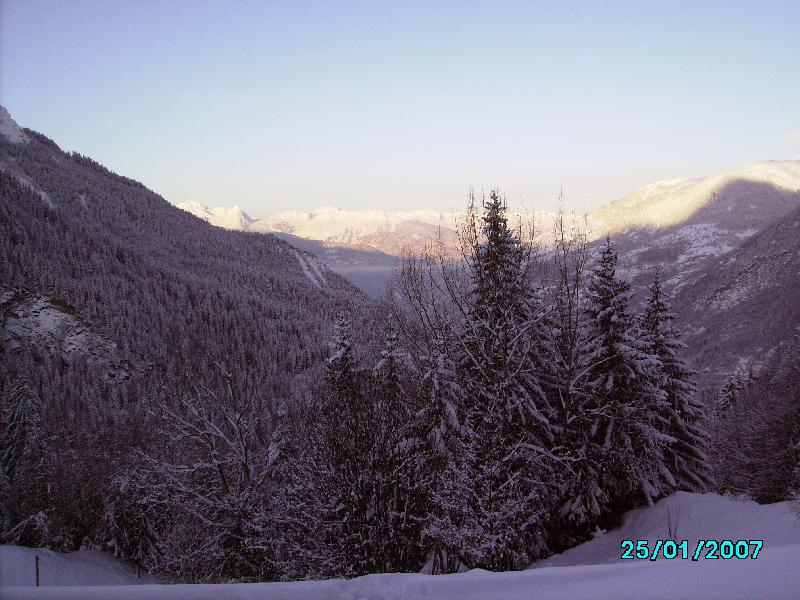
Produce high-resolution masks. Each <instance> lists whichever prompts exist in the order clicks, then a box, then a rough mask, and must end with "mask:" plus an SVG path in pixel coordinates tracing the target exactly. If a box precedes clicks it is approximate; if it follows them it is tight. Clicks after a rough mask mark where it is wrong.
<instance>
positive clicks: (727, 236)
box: [178, 156, 800, 293]
mask: <svg viewBox="0 0 800 600" xmlns="http://www.w3.org/2000/svg"><path fill="white" fill-rule="evenodd" d="M798 204H800V156H798V157H794V158H793V159H791V160H784V161H767V162H761V163H756V164H752V165H747V166H744V167H739V168H735V169H730V170H727V171H722V172H720V173H716V174H713V175H710V176H708V177H700V178H694V179H678V180H672V181H658V182H655V183H651V184H648V185H645V186H642V187H640V188H638V189H636V190H634V191H633V192H631V193H630V194H628V195H627V196H624V197H623V198H620V199H618V200H615V201H613V202H610V203H608V204H606V205H604V206H601V207H600V208H598V209H596V210H594V211H593V212H591V213H590V214H589V215H587V223H588V226H589V239H590V240H600V239H602V238H604V237H605V236H606V235H611V236H612V237H614V239H615V242H616V243H617V246H618V248H619V250H620V257H621V264H620V266H621V268H622V269H623V271H624V272H625V274H626V275H627V276H629V277H631V278H632V279H634V280H637V279H638V278H640V277H644V276H646V274H647V272H648V271H649V270H650V268H651V267H653V266H654V265H657V264H658V265H662V266H664V267H665V269H666V276H667V285H668V286H669V287H679V286H680V285H681V284H682V281H683V279H684V277H685V276H686V275H687V274H688V273H692V272H695V271H697V270H698V269H700V268H701V266H702V265H703V264H704V263H705V262H706V261H707V260H709V259H711V258H714V257H717V256H721V255H723V254H725V253H726V252H729V251H731V250H733V249H734V248H736V247H737V246H738V245H739V244H741V243H742V242H743V241H744V240H746V239H748V238H750V237H751V236H753V235H754V234H756V233H757V232H759V231H760V230H761V229H763V228H764V227H766V226H768V225H769V224H770V223H772V222H774V221H775V220H776V219H779V218H780V217H782V216H783V215H786V214H787V213H788V212H790V211H791V210H792V209H793V208H794V207H796V206H797V205H798ZM178 206H179V208H182V209H184V210H186V211H188V212H190V213H192V214H194V215H196V216H198V217H200V218H202V219H204V220H205V221H208V222H209V223H211V224H212V225H217V226H219V227H224V228H226V229H238V230H244V231H255V232H261V233H276V234H279V235H284V236H291V240H292V243H295V244H298V243H301V242H300V240H301V239H304V240H308V241H310V242H312V246H313V247H310V248H307V249H308V250H309V251H311V252H314V253H316V254H317V255H318V256H319V257H320V258H321V259H322V260H323V261H325V262H326V263H327V264H328V266H329V267H331V268H332V269H333V270H335V271H337V272H339V273H341V274H343V275H345V276H352V275H353V274H354V273H355V274H356V276H357V277H358V278H360V280H359V281H360V283H359V285H360V286H361V287H362V289H365V290H368V291H369V292H370V293H374V292H375V290H378V289H382V288H383V286H384V285H385V283H386V281H388V279H389V278H390V277H391V269H392V263H393V260H392V259H391V257H392V256H395V257H396V256H399V255H401V254H402V253H403V252H404V251H410V252H412V253H413V252H418V251H419V250H421V249H422V248H423V247H424V246H425V245H426V244H427V243H429V242H430V241H431V240H433V239H436V238H437V237H440V238H441V239H442V240H443V241H444V243H445V244H446V245H447V246H449V248H450V249H451V250H453V251H455V250H456V248H457V243H458V236H457V233H456V231H457V227H458V223H459V220H460V219H462V218H463V216H464V213H457V212H450V213H440V212H436V211H433V210H416V211H408V212H387V211H379V210H369V211H348V210H341V209H337V208H333V207H324V208H319V209H317V210H313V211H308V212H300V211H283V212H278V213H275V214H272V215H270V216H268V217H265V218H261V219H257V218H251V217H250V216H249V215H248V214H247V213H245V212H244V211H243V210H242V209H241V208H239V207H238V206H234V207H232V208H223V207H215V208H209V207H206V206H204V205H202V204H200V203H197V202H189V203H185V204H180V205H178ZM531 216H533V221H534V223H535V226H536V231H537V237H538V238H539V240H540V241H541V242H542V243H545V244H546V243H547V242H548V241H549V239H550V236H551V231H552V223H553V219H554V217H555V214H554V213H552V212H546V211H537V212H535V213H533V215H530V214H525V213H512V214H510V215H509V217H510V219H512V220H516V219H519V218H522V219H525V220H530V217H531ZM345 249H346V250H347V251H348V252H347V253H343V250H345ZM364 250H366V251H369V254H364V255H360V254H359V251H364ZM376 252H377V254H376ZM365 286H366V287H365Z"/></svg>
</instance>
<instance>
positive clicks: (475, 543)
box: [459, 191, 551, 570]
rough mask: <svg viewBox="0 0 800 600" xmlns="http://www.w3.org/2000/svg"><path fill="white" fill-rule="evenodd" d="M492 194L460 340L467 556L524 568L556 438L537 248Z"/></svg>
mask: <svg viewBox="0 0 800 600" xmlns="http://www.w3.org/2000/svg"><path fill="white" fill-rule="evenodd" d="M505 211H506V207H505V202H504V201H503V199H502V198H501V197H500V195H499V194H498V193H497V192H494V191H493V192H492V193H491V194H490V196H489V199H488V200H487V201H485V202H484V216H483V226H482V228H481V231H480V233H477V232H476V233H475V234H474V235H473V236H472V240H473V244H474V245H473V251H472V256H471V260H470V278H471V283H472V290H471V292H470V293H469V298H468V309H467V311H466V314H465V323H464V325H463V338H462V339H461V340H460V360H459V362H460V364H459V368H460V369H461V370H462V371H463V373H464V384H465V391H466V396H467V398H469V402H468V404H467V406H466V415H467V420H468V428H469V432H470V435H469V437H468V438H467V440H466V446H465V449H466V451H465V458H466V460H467V464H466V465H465V468H466V470H467V472H468V474H469V477H470V481H471V489H470V493H468V494H466V496H465V498H464V501H465V503H466V509H465V516H464V524H463V531H464V534H465V535H464V542H465V543H464V544H463V545H462V548H461V552H462V556H463V557H464V558H465V559H466V562H467V564H469V565H470V566H480V567H484V568H490V569H494V570H508V569H515V568H521V567H523V566H524V565H526V564H527V563H529V562H530V561H531V560H532V559H533V558H534V557H535V556H537V554H538V553H540V552H543V538H542V536H541V522H540V519H541V518H542V513H543V510H544V504H545V498H544V496H545V493H544V488H543V486H542V485H541V482H542V481H544V480H545V479H546V477H544V476H543V471H542V456H541V455H540V449H541V448H543V447H545V446H546V445H547V442H548V441H549V439H550V437H551V431H550V425H549V420H548V418H549V407H548V405H547V398H546V396H545V394H544V392H543V389H542V386H541V385H540V381H539V378H538V377H537V374H536V373H535V372H534V365H535V360H534V354H535V352H536V350H537V348H536V347H535V340H536V339H537V338H536V336H535V335H534V328H535V327H536V326H537V325H538V321H539V318H540V315H539V314H536V313H535V311H534V303H533V302H532V289H531V270H530V269H531V264H530V247H529V246H526V245H525V244H524V243H523V242H522V240H521V239H520V235H519V234H518V233H515V232H514V231H513V230H512V229H511V228H510V227H509V225H508V222H507V219H506V216H505Z"/></svg>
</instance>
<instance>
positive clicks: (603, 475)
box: [582, 238, 667, 516]
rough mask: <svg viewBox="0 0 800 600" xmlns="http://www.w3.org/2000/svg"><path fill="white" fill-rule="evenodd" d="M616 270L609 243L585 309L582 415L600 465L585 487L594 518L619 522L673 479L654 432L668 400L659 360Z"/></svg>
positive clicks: (593, 469)
mask: <svg viewBox="0 0 800 600" xmlns="http://www.w3.org/2000/svg"><path fill="white" fill-rule="evenodd" d="M616 269H617V253H616V251H615V250H614V248H613V246H612V244H611V240H610V238H607V239H606V244H605V247H604V249H603V251H602V253H601V256H600V259H599V261H598V263H597V265H596V267H595V269H594V271H593V273H592V279H591V282H590V284H589V289H588V299H587V300H588V304H587V308H586V312H587V317H588V327H589V342H588V351H589V354H588V360H589V364H590V369H589V374H588V379H587V390H586V393H587V398H586V403H585V405H584V406H583V409H582V412H583V419H584V422H585V431H586V432H587V433H588V436H587V439H586V442H587V458H589V460H590V462H592V463H594V464H593V466H592V467H591V468H590V469H589V471H587V474H588V475H589V477H588V478H587V480H586V481H584V482H583V483H584V486H585V487H584V492H586V493H588V494H589V501H590V504H589V506H590V509H591V512H592V513H595V515H597V513H598V511H600V513H602V512H605V511H606V510H607V511H608V512H609V513H610V514H611V515H618V514H621V513H622V512H623V511H624V510H626V509H627V508H629V507H630V506H631V504H632V503H635V502H636V501H637V500H638V498H645V499H647V500H649V499H651V498H653V497H657V496H658V495H660V494H661V493H662V492H663V490H664V487H665V481H664V479H665V477H667V475H666V472H665V471H664V469H663V457H662V454H661V445H662V443H663V442H664V441H665V440H664V437H663V436H662V435H661V434H660V433H659V431H658V429H657V428H656V427H655V422H656V419H657V415H658V414H659V411H660V409H661V404H663V402H664V399H663V397H662V395H661V394H660V392H659V390H658V389H657V388H656V387H655V385H654V384H653V380H652V377H651V373H652V372H653V369H655V368H657V367H658V365H659V361H658V359H657V358H656V357H654V356H652V355H651V354H649V353H647V351H646V350H647V349H646V345H645V344H644V342H643V341H642V340H641V339H640V336H639V331H638V328H637V327H636V321H635V319H634V316H633V315H632V313H631V312H630V310H629V307H628V305H629V297H630V284H629V283H627V282H626V281H624V280H622V279H620V278H618V277H617V273H616ZM604 509H605V510H604ZM598 516H599V515H598Z"/></svg>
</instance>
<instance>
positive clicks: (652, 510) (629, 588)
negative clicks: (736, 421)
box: [0, 493, 800, 600]
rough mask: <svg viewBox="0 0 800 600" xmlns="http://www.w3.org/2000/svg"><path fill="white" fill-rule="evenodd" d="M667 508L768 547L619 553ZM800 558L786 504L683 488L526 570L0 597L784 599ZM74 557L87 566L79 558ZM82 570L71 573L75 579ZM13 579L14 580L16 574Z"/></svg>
mask: <svg viewBox="0 0 800 600" xmlns="http://www.w3.org/2000/svg"><path fill="white" fill-rule="evenodd" d="M668 517H670V518H671V519H672V520H673V522H674V521H675V519H676V518H677V534H676V537H678V538H679V539H683V538H685V539H689V540H690V541H693V540H696V539H698V538H703V539H726V538H727V539H764V540H765V544H764V549H763V550H762V553H761V555H760V556H759V558H758V559H757V560H700V561H698V562H692V561H691V560H685V561H684V560H672V561H667V560H663V559H661V560H657V561H654V562H650V561H624V562H623V561H620V560H619V551H620V546H619V544H620V541H621V540H622V539H625V538H632V539H650V540H654V539H663V538H664V537H666V535H667V531H666V523H667V520H668ZM13 550H15V551H22V550H25V551H28V550H27V549H13ZM30 552H33V551H30ZM77 554H79V555H80V554H83V553H77ZM72 556H73V555H69V556H68V557H72ZM85 556H87V557H88V556H93V555H85ZM2 557H3V555H0V558H2ZM76 558H77V557H76ZM81 560H83V557H81ZM109 560H112V561H113V559H109ZM799 560H800V521H798V516H797V514H795V513H794V512H793V510H792V508H791V506H790V505H789V504H788V503H779V504H773V505H766V506H759V505H757V504H755V503H753V502H750V501H746V500H738V499H734V498H725V497H722V496H719V495H716V494H687V493H677V494H674V495H673V496H670V497H669V498H666V499H664V500H662V501H661V502H659V503H657V504H656V505H655V506H653V507H649V508H643V509H638V510H634V511H631V512H630V513H628V514H627V515H626V517H625V520H624V522H623V525H622V527H621V528H619V529H617V530H615V531H611V532H608V533H606V534H603V535H598V536H597V537H595V538H594V539H592V540H591V541H589V542H587V543H585V544H582V545H581V546H578V547H577V548H573V549H572V550H569V551H567V552H565V553H564V554H562V555H559V556H556V557H553V558H551V559H550V560H548V561H546V562H545V563H540V564H539V565H537V566H536V568H533V569H530V570H527V571H523V572H515V573H490V572H487V571H481V570H473V571H470V572H467V573H461V574H458V575H439V576H430V575H420V574H390V575H368V576H366V577H359V578H357V579H353V580H349V581H345V580H328V581H307V582H297V583H265V584H236V585H148V586H146V587H142V586H130V585H113V587H112V585H109V584H106V585H101V586H97V587H63V588H40V589H38V590H37V589H35V588H30V587H26V588H24V587H6V588H4V589H1V590H0V597H2V598H3V599H4V600H14V599H19V600H21V599H27V598H60V599H65V600H69V599H76V600H77V599H79V598H80V599H82V600H83V599H86V600H92V599H95V600H100V599H104V600H106V599H107V600H112V599H113V600H124V599H127V598H131V599H132V598H142V597H147V598H153V599H156V600H159V599H165V600H166V599H172V600H189V599H192V600H203V599H208V600H212V599H213V600H216V599H218V598H238V599H241V600H247V599H251V598H252V599H263V600H278V599H280V600H293V599H297V600H301V599H302V600H314V599H320V600H323V599H325V600H339V599H341V600H359V599H364V600H415V599H423V598H431V599H433V598H435V599H437V600H516V599H519V600H530V599H532V598H536V599H537V600H548V599H550V600H556V599H558V600H581V599H598V600H602V599H606V598H608V599H615V600H625V599H636V600H646V599H651V600H653V599H656V600H660V599H681V598H687V599H688V598H704V599H732V600H736V599H742V600H751V599H753V598H760V599H767V600H770V599H774V600H779V599H789V598H797V590H798V589H800V569H797V564H798V561H799ZM74 564H75V567H76V568H78V569H80V570H81V571H85V567H84V566H83V565H82V564H81V563H80V561H77V562H76V563H74ZM114 568H116V567H114ZM78 578H79V576H78V575H75V576H74V578H73V579H71V580H69V581H77V580H78ZM85 579H86V580H89V579H91V581H88V582H87V583H86V584H84V585H86V586H88V585H90V584H92V583H105V582H106V578H105V576H102V575H92V577H91V578H90V577H88V575H87V576H86V577H85ZM9 581H11V582H12V583H16V581H17V580H9ZM65 581H67V580H66V579H65Z"/></svg>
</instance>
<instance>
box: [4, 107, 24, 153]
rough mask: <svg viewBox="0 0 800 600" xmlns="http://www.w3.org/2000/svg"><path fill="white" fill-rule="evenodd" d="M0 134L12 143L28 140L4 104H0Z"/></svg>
mask: <svg viewBox="0 0 800 600" xmlns="http://www.w3.org/2000/svg"><path fill="white" fill-rule="evenodd" d="M0 135H2V136H3V137H5V138H6V139H7V140H8V141H9V142H11V143H12V144H22V143H24V142H27V141H28V136H27V135H25V132H24V131H22V129H21V128H20V126H19V125H17V122H16V121H15V120H14V119H12V118H11V115H10V114H9V112H8V110H6V107H5V106H0Z"/></svg>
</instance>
